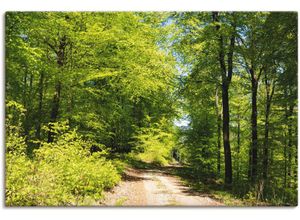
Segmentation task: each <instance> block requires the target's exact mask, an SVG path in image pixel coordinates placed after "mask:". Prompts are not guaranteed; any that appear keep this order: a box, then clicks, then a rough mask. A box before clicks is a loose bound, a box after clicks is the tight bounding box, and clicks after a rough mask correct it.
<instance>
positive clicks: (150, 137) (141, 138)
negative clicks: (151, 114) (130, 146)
mask: <svg viewBox="0 0 300 220" xmlns="http://www.w3.org/2000/svg"><path fill="white" fill-rule="evenodd" d="M149 120H150V119H149ZM149 123H150V122H149ZM135 139H136V147H135V152H137V155H136V157H137V158H138V159H140V160H142V161H145V162H148V163H153V164H157V165H161V166H163V165H167V164H168V163H169V162H170V161H171V160H172V154H171V151H172V148H173V147H174V146H175V134H174V131H172V130H171V129H170V123H169V122H168V121H167V120H166V119H165V118H163V119H161V121H160V122H159V123H153V124H151V125H150V126H149V127H146V128H142V129H140V131H139V132H138V134H137V135H136V136H135Z"/></svg>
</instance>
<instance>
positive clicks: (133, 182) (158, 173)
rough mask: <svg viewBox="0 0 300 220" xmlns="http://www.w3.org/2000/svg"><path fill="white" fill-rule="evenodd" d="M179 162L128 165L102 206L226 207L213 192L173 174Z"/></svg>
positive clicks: (107, 194)
mask: <svg viewBox="0 0 300 220" xmlns="http://www.w3.org/2000/svg"><path fill="white" fill-rule="evenodd" d="M180 168H181V167H180V166H179V165H172V166H166V167H159V168H153V167H151V168H144V169H137V168H128V169H127V170H126V172H125V173H124V175H123V180H122V181H121V183H120V184H119V185H117V186H116V187H115V188H114V189H112V190H111V191H109V192H106V194H105V199H104V201H102V203H101V205H102V206H224V204H223V203H222V202H220V201H218V200H216V199H214V198H212V197H211V195H210V194H207V193H200V192H196V191H194V190H192V188H190V187H189V186H187V185H186V184H184V182H183V181H182V180H181V179H180V178H179V176H177V175H175V174H174V170H176V169H180Z"/></svg>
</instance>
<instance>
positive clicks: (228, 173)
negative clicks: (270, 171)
mask: <svg viewBox="0 0 300 220" xmlns="http://www.w3.org/2000/svg"><path fill="white" fill-rule="evenodd" d="M212 18H213V21H214V22H216V30H217V34H218V43H219V54H218V61H219V64H220V70H221V75H222V105H223V145H224V157H225V185H226V186H228V187H230V186H231V184H232V161H231V149H230V139H229V138H230V135H229V130H230V129H229V120H230V119H229V97H228V89H229V85H230V82H231V78H232V72H233V50H234V45H235V34H234V33H232V35H231V37H230V41H229V42H230V43H229V45H228V48H229V50H228V53H227V67H226V62H225V48H224V36H223V35H222V33H220V28H221V27H220V25H219V24H218V22H219V18H218V12H213V13H212ZM233 28H234V30H235V24H233Z"/></svg>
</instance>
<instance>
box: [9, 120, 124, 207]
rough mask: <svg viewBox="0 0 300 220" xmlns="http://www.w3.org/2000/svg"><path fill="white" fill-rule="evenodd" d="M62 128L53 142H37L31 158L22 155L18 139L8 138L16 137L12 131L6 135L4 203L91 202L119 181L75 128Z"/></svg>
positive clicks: (42, 204) (56, 203)
mask: <svg viewBox="0 0 300 220" xmlns="http://www.w3.org/2000/svg"><path fill="white" fill-rule="evenodd" d="M53 127H55V128H56V129H57V128H59V125H56V126H53ZM62 128H63V129H61V130H63V131H64V132H62V131H61V130H60V131H59V132H57V133H60V134H59V135H58V137H57V139H56V141H55V142H53V143H46V142H42V143H40V148H39V149H38V150H35V151H34V155H33V159H29V158H28V157H27V156H26V154H25V148H26V145H25V142H22V141H20V140H22V138H20V137H19V138H17V139H13V138H11V137H10V135H13V136H14V137H16V136H18V135H17V134H16V133H14V134H12V133H11V134H10V135H8V136H9V137H8V138H7V147H9V150H7V153H6V205H8V206H60V205H93V204H96V203H95V202H96V201H97V200H99V199H101V198H102V197H103V191H104V190H106V189H109V188H112V187H113V186H114V185H115V184H117V183H118V182H119V181H120V174H119V173H118V171H117V169H116V168H115V166H114V165H113V164H112V163H111V162H109V161H106V160H105V159H104V158H103V157H102V155H101V153H100V152H98V153H93V154H92V155H91V154H90V152H89V143H88V142H87V141H84V140H83V139H82V138H81V137H80V136H79V135H78V134H77V133H76V131H68V128H67V126H66V125H64V126H62ZM58 130H59V129H58ZM58 130H57V131H58ZM13 140H18V141H17V142H16V143H12V141H13ZM84 146H85V147H84ZM20 149H21V150H20Z"/></svg>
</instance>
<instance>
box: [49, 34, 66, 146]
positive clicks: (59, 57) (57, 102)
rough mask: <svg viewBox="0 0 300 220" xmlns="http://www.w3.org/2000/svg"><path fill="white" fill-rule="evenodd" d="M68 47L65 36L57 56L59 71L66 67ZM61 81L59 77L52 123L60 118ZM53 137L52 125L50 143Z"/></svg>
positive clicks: (51, 118) (53, 103)
mask: <svg viewBox="0 0 300 220" xmlns="http://www.w3.org/2000/svg"><path fill="white" fill-rule="evenodd" d="M66 46H67V36H63V37H62V38H61V39H60V41H59V46H58V50H57V51H56V54H57V65H58V67H59V69H62V68H63V67H64V65H65V61H66V59H65V49H66ZM61 86H62V84H61V81H60V79H59V77H58V79H57V82H56V84H55V92H54V96H53V101H52V110H51V114H50V122H52V123H53V122H55V121H56V119H57V117H58V112H59V105H60V94H61ZM53 135H54V133H53V132H52V131H51V125H50V126H49V132H48V142H53Z"/></svg>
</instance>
